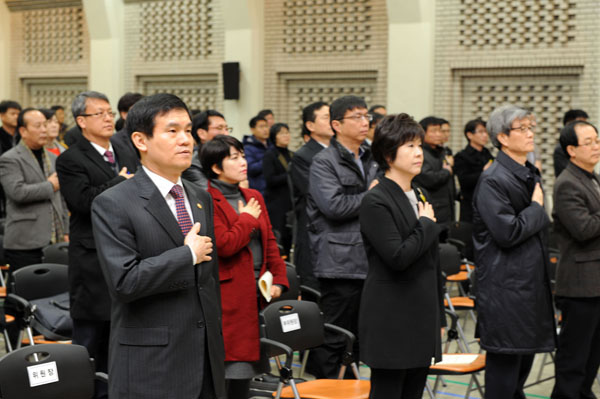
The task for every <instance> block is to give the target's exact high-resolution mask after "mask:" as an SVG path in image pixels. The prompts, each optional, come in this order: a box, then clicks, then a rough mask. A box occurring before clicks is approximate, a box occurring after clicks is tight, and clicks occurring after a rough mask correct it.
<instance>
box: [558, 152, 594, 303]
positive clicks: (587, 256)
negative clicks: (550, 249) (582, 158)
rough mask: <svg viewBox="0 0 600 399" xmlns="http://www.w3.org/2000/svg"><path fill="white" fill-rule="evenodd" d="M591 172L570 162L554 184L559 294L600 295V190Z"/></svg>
mask: <svg viewBox="0 0 600 399" xmlns="http://www.w3.org/2000/svg"><path fill="white" fill-rule="evenodd" d="M591 176H592V175H591V174H589V173H586V172H585V171H583V170H582V169H580V168H578V167H577V166H575V165H574V164H573V163H571V162H569V163H568V164H567V167H566V168H565V169H564V170H563V171H562V173H561V174H560V175H559V176H558V179H556V183H555V184H554V209H553V212H552V213H553V217H554V231H555V232H556V233H557V234H558V247H559V249H560V258H559V260H558V269H557V272H556V295H560V296H567V297H600V192H598V190H597V189H596V186H595V184H594V183H593V182H592V180H591ZM595 178H596V180H598V175H595Z"/></svg>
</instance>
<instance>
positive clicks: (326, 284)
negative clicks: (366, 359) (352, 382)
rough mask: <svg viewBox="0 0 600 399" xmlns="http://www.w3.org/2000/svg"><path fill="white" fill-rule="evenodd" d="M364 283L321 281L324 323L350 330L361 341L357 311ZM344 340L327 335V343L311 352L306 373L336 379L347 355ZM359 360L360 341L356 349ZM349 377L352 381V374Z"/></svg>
mask: <svg viewBox="0 0 600 399" xmlns="http://www.w3.org/2000/svg"><path fill="white" fill-rule="evenodd" d="M363 284H364V280H353V279H331V278H320V279H319V285H320V286H321V295H322V297H321V311H322V312H323V315H324V318H325V322H326V323H331V324H335V325H336V326H338V327H342V328H345V329H346V330H349V331H350V332H352V333H353V334H354V335H356V336H357V337H358V309H359V307H360V298H361V295H362V288H363ZM344 346H345V340H344V337H343V336H341V335H339V334H335V333H332V332H329V331H325V343H324V344H323V345H322V346H321V347H319V348H316V349H312V350H311V351H310V355H309V357H308V362H307V365H306V371H307V372H309V373H310V374H312V375H314V376H315V377H316V378H330V379H331V378H333V379H334V378H337V377H338V374H339V370H340V366H341V362H342V357H343V354H344ZM353 352H354V359H358V353H359V352H358V339H357V340H356V341H355V345H354V350H353ZM346 376H348V377H352V373H351V372H350V370H346Z"/></svg>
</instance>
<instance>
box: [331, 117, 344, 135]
mask: <svg viewBox="0 0 600 399" xmlns="http://www.w3.org/2000/svg"><path fill="white" fill-rule="evenodd" d="M331 128H332V129H333V132H334V133H335V134H338V133H339V132H340V130H342V122H340V121H338V120H335V119H334V120H332V121H331Z"/></svg>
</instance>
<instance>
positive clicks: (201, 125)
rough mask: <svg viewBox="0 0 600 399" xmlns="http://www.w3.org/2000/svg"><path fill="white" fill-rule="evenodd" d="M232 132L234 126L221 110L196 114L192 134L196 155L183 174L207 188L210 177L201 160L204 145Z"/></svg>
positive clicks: (184, 176)
mask: <svg viewBox="0 0 600 399" xmlns="http://www.w3.org/2000/svg"><path fill="white" fill-rule="evenodd" d="M231 132H233V128H232V127H229V126H227V121H225V117H224V116H223V114H221V113H220V112H219V111H216V110H214V109H207V110H206V111H203V112H200V113H198V114H196V115H194V117H193V118H192V136H193V137H194V141H195V142H196V145H195V148H194V156H193V157H192V165H191V166H190V167H189V168H187V169H186V170H185V171H184V172H183V174H182V175H181V176H182V177H183V178H184V179H186V180H189V181H191V182H194V183H196V184H197V185H199V186H200V187H202V188H203V189H204V190H206V188H207V186H208V178H207V177H206V175H205V174H204V171H203V170H202V163H201V162H200V152H201V151H202V145H203V144H205V143H208V142H209V141H211V140H212V139H214V138H215V136H217V135H219V134H226V135H228V134H230V133H231Z"/></svg>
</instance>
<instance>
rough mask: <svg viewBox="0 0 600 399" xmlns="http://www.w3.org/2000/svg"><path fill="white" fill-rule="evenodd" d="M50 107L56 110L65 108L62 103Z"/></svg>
mask: <svg viewBox="0 0 600 399" xmlns="http://www.w3.org/2000/svg"><path fill="white" fill-rule="evenodd" d="M50 109H51V110H52V111H54V112H56V111H58V110H59V109H62V110H63V111H64V110H65V107H63V106H62V105H58V104H57V105H53V106H51V107H50Z"/></svg>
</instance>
